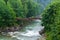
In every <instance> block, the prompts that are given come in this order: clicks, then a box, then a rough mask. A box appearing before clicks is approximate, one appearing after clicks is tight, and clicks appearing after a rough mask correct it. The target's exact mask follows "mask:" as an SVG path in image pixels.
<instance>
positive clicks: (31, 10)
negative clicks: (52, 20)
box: [26, 0, 40, 17]
mask: <svg viewBox="0 0 60 40" xmlns="http://www.w3.org/2000/svg"><path fill="white" fill-rule="evenodd" d="M27 8H28V14H27V15H26V17H32V16H36V15H37V14H39V13H38V10H39V9H40V5H38V4H37V3H35V2H33V0H29V1H28V3H27Z"/></svg>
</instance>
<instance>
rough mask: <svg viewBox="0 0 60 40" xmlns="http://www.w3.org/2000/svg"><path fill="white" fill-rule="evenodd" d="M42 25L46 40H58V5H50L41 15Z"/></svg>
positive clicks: (59, 18) (59, 20)
mask: <svg viewBox="0 0 60 40" xmlns="http://www.w3.org/2000/svg"><path fill="white" fill-rule="evenodd" d="M42 24H43V26H45V31H46V35H47V38H46V40H60V38H59V37H60V3H59V2H57V3H53V4H51V5H50V6H49V7H48V8H47V9H46V10H45V13H44V14H43V15H42Z"/></svg>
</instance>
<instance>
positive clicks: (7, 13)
mask: <svg viewBox="0 0 60 40" xmlns="http://www.w3.org/2000/svg"><path fill="white" fill-rule="evenodd" d="M39 9H40V5H39V4H37V3H35V2H34V1H33V0H0V27H6V26H14V25H16V24H20V23H21V21H22V20H21V21H17V20H16V18H17V17H19V18H29V17H34V16H36V15H38V14H37V13H39V12H38V10H39Z"/></svg>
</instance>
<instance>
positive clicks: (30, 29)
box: [0, 20, 44, 40]
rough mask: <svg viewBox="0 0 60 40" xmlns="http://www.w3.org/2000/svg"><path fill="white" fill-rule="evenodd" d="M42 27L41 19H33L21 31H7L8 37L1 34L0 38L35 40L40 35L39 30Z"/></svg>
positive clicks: (5, 39)
mask: <svg viewBox="0 0 60 40" xmlns="http://www.w3.org/2000/svg"><path fill="white" fill-rule="evenodd" d="M43 28H44V27H42V26H41V20H35V21H33V22H32V23H31V24H30V25H27V26H26V27H24V28H23V29H22V30H21V31H17V32H14V33H13V32H9V33H8V34H9V35H10V37H7V36H1V35H0V40H37V39H38V38H40V37H41V35H40V34H39V31H41V29H43Z"/></svg>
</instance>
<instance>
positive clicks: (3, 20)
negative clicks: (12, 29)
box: [0, 0, 16, 27]
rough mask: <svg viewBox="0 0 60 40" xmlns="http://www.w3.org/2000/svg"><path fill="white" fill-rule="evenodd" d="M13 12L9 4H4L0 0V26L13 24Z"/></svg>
mask: <svg viewBox="0 0 60 40" xmlns="http://www.w3.org/2000/svg"><path fill="white" fill-rule="evenodd" d="M15 18H16V16H15V13H14V11H13V9H12V8H11V7H10V5H9V4H8V5H6V3H5V2H4V1H3V0H0V27H7V26H12V25H14V24H15Z"/></svg>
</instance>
